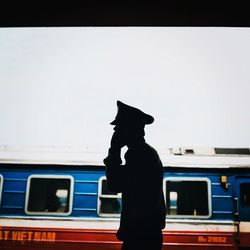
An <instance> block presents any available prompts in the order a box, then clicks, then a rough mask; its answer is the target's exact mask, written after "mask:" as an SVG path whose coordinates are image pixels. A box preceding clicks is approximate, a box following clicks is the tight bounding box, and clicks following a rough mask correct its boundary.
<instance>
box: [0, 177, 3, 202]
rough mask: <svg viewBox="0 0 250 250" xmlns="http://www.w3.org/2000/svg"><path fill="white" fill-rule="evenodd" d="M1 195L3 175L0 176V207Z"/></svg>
mask: <svg viewBox="0 0 250 250" xmlns="http://www.w3.org/2000/svg"><path fill="white" fill-rule="evenodd" d="M2 193H3V175H1V174H0V206H1V202H2Z"/></svg>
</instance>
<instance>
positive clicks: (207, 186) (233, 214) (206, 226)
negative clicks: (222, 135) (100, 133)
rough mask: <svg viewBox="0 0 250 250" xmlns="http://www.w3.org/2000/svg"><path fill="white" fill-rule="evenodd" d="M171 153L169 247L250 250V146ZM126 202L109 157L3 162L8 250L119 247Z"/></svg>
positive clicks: (2, 242)
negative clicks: (114, 185)
mask: <svg viewBox="0 0 250 250" xmlns="http://www.w3.org/2000/svg"><path fill="white" fill-rule="evenodd" d="M168 152H170V153H168V154H166V157H162V158H164V159H163V166H164V179H163V192H164V199H165V202H166V207H167V215H166V227H165V228H164V229H163V246H162V250H182V249H183V250H184V249H185V250H197V249H201V250H208V249H213V250H223V249H225V250H247V249H250V149H249V148H207V149H204V148H176V149H171V150H169V151H168ZM148 185H150V183H148ZM121 199H122V194H121V193H114V192H111V191H110V190H109V189H108V187H107V180H106V177H105V166H104V165H103V163H102V159H100V161H99V162H97V163H95V164H92V163H90V162H88V163H86V162H85V163H84V162H74V161H67V162H66V161H47V162H44V161H38V160H30V159H29V160H27V159H19V160H18V159H1V158H0V249H5V250H7V249H8V250H10V249H27V250H29V249H30V250H31V249H32V250H34V249H65V250H69V249H82V250H99V249H103V250H118V249H120V248H121V243H122V242H120V241H119V240H117V238H116V231H117V229H118V227H119V219H120V218H119V217H120V213H121V209H122V207H121ZM142 209H143V208H142Z"/></svg>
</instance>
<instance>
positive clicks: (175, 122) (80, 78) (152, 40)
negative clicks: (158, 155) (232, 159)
mask: <svg viewBox="0 0 250 250" xmlns="http://www.w3.org/2000/svg"><path fill="white" fill-rule="evenodd" d="M249 44H250V29H249V28H222V27H202V28H198V27H193V28H191V27H163V28H160V27H159V28H158V27H153V28H150V27H115V28H113V27H74V28H73V27H72V28H17V29H16V28H2V29H0V120H1V122H0V145H7V146H18V147H22V146H31V147H33V146H44V147H51V146H54V147H68V146H70V147H73V148H74V147H75V148H77V147H83V148H86V149H87V150H89V151H98V152H104V151H107V148H108V146H109V141H110V137H111V135H112V126H111V125H109V123H110V122H111V121H112V120H113V119H114V117H115V115H116V112H117V107H116V101H117V100H120V101H122V102H125V103H127V104H129V105H132V106H135V107H137V108H140V109H142V110H143V111H144V112H146V113H149V114H151V115H152V116H154V118H155V122H154V123H153V124H152V125H149V126H147V127H146V140H147V142H148V143H149V144H151V145H152V146H154V147H155V148H156V149H164V148H169V147H181V146H189V147H201V146H202V147H207V146H208V147H210V146H211V147H215V146H216V147H250V132H249V128H250V112H249V107H250V47H249Z"/></svg>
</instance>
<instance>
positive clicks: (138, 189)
mask: <svg viewBox="0 0 250 250" xmlns="http://www.w3.org/2000/svg"><path fill="white" fill-rule="evenodd" d="M117 107H118V113H117V116H116V118H115V120H114V121H113V122H111V125H115V127H114V131H115V132H114V134H113V136H112V139H111V147H110V148H109V153H108V156H107V158H106V159H104V164H105V165H106V177H107V183H108V187H109V189H110V191H113V192H122V212H121V219H120V227H119V230H118V231H117V238H118V239H119V240H121V241H123V245H122V250H132V249H136V250H146V249H152V250H160V249H161V246H162V229H163V228H164V227H165V216H166V208H165V202H164V197H163V191H162V180H163V167H162V163H161V160H160V158H159V156H158V154H157V152H156V150H155V149H153V148H152V147H151V146H149V145H148V144H147V143H146V142H145V139H144V135H145V133H144V126H145V125H146V124H151V123H153V121H154V118H153V117H152V116H150V115H147V114H145V113H143V112H142V111H141V110H139V109H136V108H134V107H131V106H128V105H126V104H124V103H122V102H120V101H117ZM124 146H127V147H128V150H127V152H126V153H125V161H126V163H125V165H124V166H123V165H121V163H122V161H121V157H120V154H121V148H122V147H124Z"/></svg>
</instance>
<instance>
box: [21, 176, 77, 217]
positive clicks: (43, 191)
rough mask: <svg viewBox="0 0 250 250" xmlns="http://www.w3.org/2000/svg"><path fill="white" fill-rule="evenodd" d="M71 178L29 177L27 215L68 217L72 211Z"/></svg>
mask: <svg viewBox="0 0 250 250" xmlns="http://www.w3.org/2000/svg"><path fill="white" fill-rule="evenodd" d="M72 194H73V177H72V176H61V175H59V176H58V175H50V176H48V175H31V176H30V177H29V179H28V185H27V192H26V203H25V211H26V213H27V214H56V215H69V214H70V213H71V211H72V196H73V195H72Z"/></svg>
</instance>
